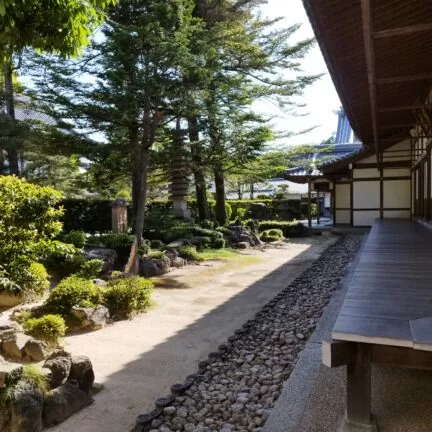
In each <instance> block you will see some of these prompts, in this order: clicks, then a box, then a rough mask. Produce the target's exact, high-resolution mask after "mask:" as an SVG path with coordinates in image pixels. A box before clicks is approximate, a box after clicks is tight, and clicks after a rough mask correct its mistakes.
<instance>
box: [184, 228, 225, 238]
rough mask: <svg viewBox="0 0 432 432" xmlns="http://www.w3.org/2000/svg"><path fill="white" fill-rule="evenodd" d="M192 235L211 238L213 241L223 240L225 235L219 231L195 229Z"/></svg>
mask: <svg viewBox="0 0 432 432" xmlns="http://www.w3.org/2000/svg"><path fill="white" fill-rule="evenodd" d="M192 234H193V235H195V236H200V237H210V238H211V239H217V238H222V237H223V234H222V233H221V232H219V231H218V230H212V229H206V228H200V227H194V228H192Z"/></svg>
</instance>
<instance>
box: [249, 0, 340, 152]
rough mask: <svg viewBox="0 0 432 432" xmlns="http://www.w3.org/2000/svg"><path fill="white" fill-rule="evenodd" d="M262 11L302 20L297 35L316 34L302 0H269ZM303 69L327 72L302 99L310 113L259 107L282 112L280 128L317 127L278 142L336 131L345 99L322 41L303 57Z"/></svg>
mask: <svg viewBox="0 0 432 432" xmlns="http://www.w3.org/2000/svg"><path fill="white" fill-rule="evenodd" d="M262 11H263V14H264V15H266V16H268V17H272V18H273V17H284V21H283V25H284V26H289V25H292V24H297V23H301V24H302V26H301V28H300V29H299V30H298V32H297V33H296V34H295V35H294V36H293V38H298V39H299V40H301V39H306V38H309V37H313V31H312V27H311V25H310V23H309V20H308V18H307V15H306V12H305V10H304V8H303V4H302V1H301V0H268V3H267V5H265V6H263V7H262ZM293 41H294V39H293ZM302 69H303V70H304V72H305V73H306V74H320V73H325V76H324V77H322V78H321V79H320V80H319V81H317V82H315V83H314V84H313V85H311V86H310V87H309V88H307V89H306V90H305V92H304V96H303V97H302V98H301V99H300V102H302V103H304V104H306V107H305V108H302V110H301V112H302V113H306V114H308V115H307V116H304V117H303V116H302V117H298V116H293V115H292V114H285V113H283V112H281V111H280V110H279V109H278V108H277V107H275V106H274V105H272V104H270V103H260V105H259V107H258V108H256V109H257V110H259V111H260V112H263V113H266V114H269V113H271V114H276V115H278V119H277V120H274V124H275V126H276V129H279V130H289V131H301V130H305V129H308V128H310V127H312V126H316V128H315V129H314V130H313V131H311V132H308V133H307V134H301V135H296V136H293V137H291V138H284V139H283V140H281V141H280V142H279V143H278V144H290V145H297V144H316V143H320V142H321V141H322V140H324V139H327V138H328V137H330V136H331V135H332V134H333V133H334V132H336V127H337V115H336V111H337V110H338V109H339V108H340V106H341V103H340V101H339V97H338V95H337V93H336V90H335V88H334V85H333V82H332V80H331V78H330V76H329V74H328V71H327V66H326V64H325V62H324V59H323V57H322V54H321V51H320V49H319V46H318V44H316V46H315V47H314V48H313V49H312V50H311V51H310V52H309V53H308V54H307V56H306V57H305V59H304V60H303V61H302Z"/></svg>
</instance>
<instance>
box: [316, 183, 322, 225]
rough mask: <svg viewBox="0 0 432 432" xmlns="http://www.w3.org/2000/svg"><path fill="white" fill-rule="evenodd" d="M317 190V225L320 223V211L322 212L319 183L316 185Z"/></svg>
mask: <svg viewBox="0 0 432 432" xmlns="http://www.w3.org/2000/svg"><path fill="white" fill-rule="evenodd" d="M316 190H317V210H318V211H317V225H319V224H320V212H321V206H320V190H319V185H318V184H317V185H316Z"/></svg>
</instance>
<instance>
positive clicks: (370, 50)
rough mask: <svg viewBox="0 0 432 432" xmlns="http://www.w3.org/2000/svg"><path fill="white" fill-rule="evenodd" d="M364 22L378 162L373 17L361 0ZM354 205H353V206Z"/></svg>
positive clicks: (367, 1) (365, 1)
mask: <svg viewBox="0 0 432 432" xmlns="http://www.w3.org/2000/svg"><path fill="white" fill-rule="evenodd" d="M361 8H362V21H363V41H364V47H365V53H366V68H367V75H368V84H369V100H370V109H371V117H372V131H373V139H374V147H375V153H376V157H377V162H378V154H379V141H378V137H379V135H378V116H377V89H376V81H375V53H374V41H373V38H372V33H373V17H372V8H371V2H370V0H361ZM351 205H352V204H351Z"/></svg>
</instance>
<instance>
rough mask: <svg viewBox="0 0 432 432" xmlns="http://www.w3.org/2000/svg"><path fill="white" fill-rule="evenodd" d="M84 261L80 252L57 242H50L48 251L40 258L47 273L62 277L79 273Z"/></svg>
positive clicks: (73, 247) (70, 245)
mask: <svg viewBox="0 0 432 432" xmlns="http://www.w3.org/2000/svg"><path fill="white" fill-rule="evenodd" d="M85 261H86V259H85V257H84V256H83V255H82V253H81V251H80V250H79V249H77V248H76V247H75V246H74V245H72V244H66V243H62V242H59V241H54V242H52V243H51V248H50V250H49V251H47V252H46V253H45V254H44V256H43V257H42V262H43V263H44V265H45V267H46V268H47V269H48V271H49V272H50V273H54V274H56V275H59V276H62V277H64V276H69V275H70V274H72V273H76V272H77V271H79V269H80V268H81V266H82V265H83V264H84V262H85Z"/></svg>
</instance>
